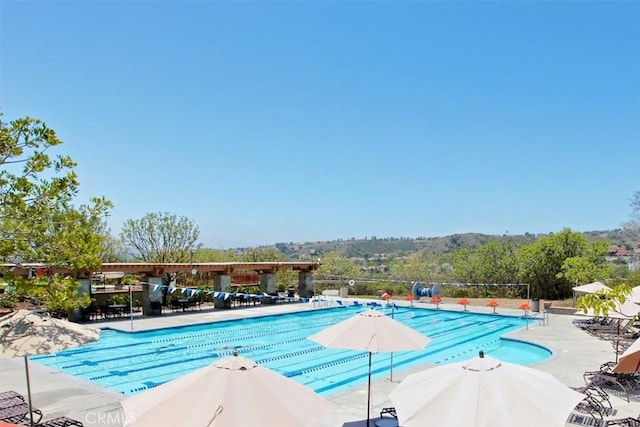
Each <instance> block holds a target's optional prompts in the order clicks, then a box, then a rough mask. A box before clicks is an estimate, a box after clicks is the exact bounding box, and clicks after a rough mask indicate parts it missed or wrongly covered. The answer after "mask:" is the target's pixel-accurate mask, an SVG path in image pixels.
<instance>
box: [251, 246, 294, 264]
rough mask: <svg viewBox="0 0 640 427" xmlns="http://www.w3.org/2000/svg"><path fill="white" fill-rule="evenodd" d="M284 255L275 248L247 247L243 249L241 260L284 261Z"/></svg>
mask: <svg viewBox="0 0 640 427" xmlns="http://www.w3.org/2000/svg"><path fill="white" fill-rule="evenodd" d="M284 260H286V256H285V255H284V254H283V253H282V252H280V251H279V250H277V249H276V248H249V249H247V250H246V251H245V253H244V256H243V257H242V261H245V262H266V261H284Z"/></svg>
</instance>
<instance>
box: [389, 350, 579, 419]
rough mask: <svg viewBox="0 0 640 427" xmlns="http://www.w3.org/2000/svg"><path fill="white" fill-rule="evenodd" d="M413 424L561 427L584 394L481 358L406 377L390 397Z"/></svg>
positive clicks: (534, 373)
mask: <svg viewBox="0 0 640 427" xmlns="http://www.w3.org/2000/svg"><path fill="white" fill-rule="evenodd" d="M390 397H391V401H392V402H393V403H394V405H395V408H396V411H397V414H398V423H399V425H401V426H403V427H413V426H420V427H422V426H425V425H433V426H465V427H513V426H516V425H522V423H523V420H526V425H532V426H534V425H539V426H545V427H554V426H558V427H561V426H564V425H565V423H566V420H567V418H568V417H569V414H570V412H571V410H572V409H573V408H575V407H576V405H577V404H578V403H579V402H580V401H581V400H582V399H584V397H585V396H584V395H583V394H581V393H578V392H576V391H574V390H572V389H571V388H569V387H567V386H565V385H563V384H562V383H560V382H559V381H558V380H556V379H555V378H554V377H553V376H552V375H551V374H548V373H546V372H542V371H539V370H537V369H532V368H528V367H525V366H520V365H515V364H511V363H506V362H501V361H499V360H497V359H494V358H492V357H486V356H484V354H483V353H482V352H480V356H479V357H476V358H473V359H471V360H467V361H464V362H458V363H452V364H449V365H442V366H438V367H435V368H431V369H427V370H426V371H423V372H419V373H417V374H412V375H409V376H407V377H406V378H405V379H404V380H403V381H402V382H401V383H400V385H399V386H398V387H397V388H396V389H395V390H394V391H393V392H392V393H391V395H390Z"/></svg>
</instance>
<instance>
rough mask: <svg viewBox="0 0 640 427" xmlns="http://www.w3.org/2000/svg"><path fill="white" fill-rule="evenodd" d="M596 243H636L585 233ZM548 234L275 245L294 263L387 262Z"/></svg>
mask: <svg viewBox="0 0 640 427" xmlns="http://www.w3.org/2000/svg"><path fill="white" fill-rule="evenodd" d="M583 234H584V235H585V236H587V237H588V238H589V239H592V240H607V241H609V242H610V243H611V244H617V245H620V246H622V247H630V246H632V243H633V242H628V241H627V239H625V237H624V235H623V233H622V232H621V230H608V231H589V232H584V233H583ZM544 235H546V234H531V233H525V234H522V235H506V234H505V235H489V234H481V233H465V234H453V235H450V236H443V237H417V238H410V237H385V238H377V237H375V236H373V237H369V238H365V239H355V238H351V239H346V240H344V239H338V240H332V241H325V242H305V243H292V242H289V243H276V244H275V245H274V246H275V247H276V248H277V249H278V250H280V251H281V252H282V253H284V254H285V255H286V256H287V259H290V260H294V261H297V260H300V261H303V260H310V259H314V258H317V257H321V256H322V254H323V253H327V252H330V251H336V252H339V253H341V254H343V255H344V256H346V257H347V258H364V259H369V258H380V256H381V255H382V256H384V257H385V258H387V259H393V258H396V257H404V256H408V255H410V254H412V253H414V252H418V251H425V252H427V253H430V254H442V253H446V252H452V251H455V250H457V249H460V248H462V247H470V248H476V247H478V246H481V245H483V244H485V243H486V242H487V241H488V240H489V239H490V238H495V239H507V238H508V239H514V240H516V241H518V242H520V243H524V244H528V243H532V242H534V241H535V240H536V239H537V238H538V237H541V236H544Z"/></svg>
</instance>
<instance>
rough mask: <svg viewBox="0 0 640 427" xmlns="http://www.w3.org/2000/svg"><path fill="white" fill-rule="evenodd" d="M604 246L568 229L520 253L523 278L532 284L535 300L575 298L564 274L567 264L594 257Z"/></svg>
mask: <svg viewBox="0 0 640 427" xmlns="http://www.w3.org/2000/svg"><path fill="white" fill-rule="evenodd" d="M598 248H601V243H598V244H596V245H595V246H594V244H592V243H590V242H589V241H588V239H587V237H586V236H585V235H583V234H582V233H578V232H574V231H571V230H570V229H564V230H562V231H561V232H559V233H550V234H549V235H547V236H544V237H541V238H539V239H538V240H536V241H535V242H534V243H532V244H530V245H527V246H525V247H523V248H522V250H521V251H520V255H521V256H520V265H521V266H522V270H521V279H522V282H523V283H529V284H531V294H532V296H533V297H535V298H546V299H562V298H567V297H569V296H571V294H572V291H571V287H572V286H573V285H574V283H575V282H571V281H570V280H569V279H568V278H567V277H566V275H564V274H562V273H563V265H565V261H566V260H567V259H569V258H573V257H581V256H587V257H593V256H594V254H595V253H597V251H598Z"/></svg>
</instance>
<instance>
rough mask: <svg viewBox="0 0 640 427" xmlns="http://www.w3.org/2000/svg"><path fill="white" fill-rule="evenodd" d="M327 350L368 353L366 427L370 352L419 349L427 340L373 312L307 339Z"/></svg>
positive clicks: (368, 404) (336, 325)
mask: <svg viewBox="0 0 640 427" xmlns="http://www.w3.org/2000/svg"><path fill="white" fill-rule="evenodd" d="M309 339H310V340H312V341H315V342H317V343H320V344H322V345H323V346H324V347H327V348H344V349H349V350H359V351H368V352H369V375H368V385H367V426H368V425H369V420H370V409H371V353H389V352H392V351H403V350H422V349H423V348H424V347H425V346H426V345H427V343H428V342H429V341H430V339H429V338H428V337H426V336H425V335H423V334H421V333H419V332H418V331H416V330H414V329H411V328H410V327H408V326H406V325H404V324H402V323H400V322H398V321H397V320H394V319H392V318H390V317H387V316H385V315H384V313H381V312H379V311H376V310H373V309H371V310H367V311H363V312H361V313H358V314H357V315H355V316H353V317H350V318H348V319H346V320H343V321H342V322H339V323H336V324H335V325H333V326H330V327H328V328H327V329H324V330H322V331H320V332H318V333H316V334H314V335H311V336H310V337H309Z"/></svg>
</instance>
